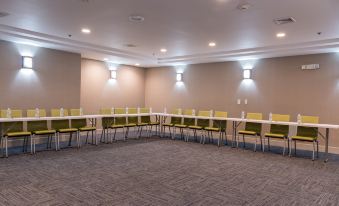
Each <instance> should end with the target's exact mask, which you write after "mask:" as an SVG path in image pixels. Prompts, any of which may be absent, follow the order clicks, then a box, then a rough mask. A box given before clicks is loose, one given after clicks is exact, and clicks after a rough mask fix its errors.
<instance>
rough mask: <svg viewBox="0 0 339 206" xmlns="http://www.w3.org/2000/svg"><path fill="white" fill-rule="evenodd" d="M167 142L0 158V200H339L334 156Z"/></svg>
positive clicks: (310, 202)
mask: <svg viewBox="0 0 339 206" xmlns="http://www.w3.org/2000/svg"><path fill="white" fill-rule="evenodd" d="M331 159H332V160H331V161H330V162H329V163H327V164H325V163H323V161H321V160H317V161H314V162H312V161H311V160H310V159H309V157H307V158H306V157H305V158H294V157H292V158H288V157H282V156H281V155H278V154H274V153H261V152H256V153H254V152H253V151H251V150H243V149H234V148H230V147H222V148H218V147H217V146H215V145H211V144H209V145H201V144H198V143H193V142H190V143H186V142H182V141H173V140H168V139H157V138H153V139H148V140H145V139H142V140H128V141H127V142H118V143H114V144H105V145H100V146H91V145H88V146H85V147H83V148H82V149H80V150H77V149H64V150H62V151H59V152H55V151H44V152H39V153H37V154H36V155H34V156H31V155H28V154H27V155H23V154H21V155H12V156H10V157H9V158H8V159H5V158H1V159H0V205H6V206H8V205H20V206H23V205H208V206H211V205H339V161H338V158H337V157H331Z"/></svg>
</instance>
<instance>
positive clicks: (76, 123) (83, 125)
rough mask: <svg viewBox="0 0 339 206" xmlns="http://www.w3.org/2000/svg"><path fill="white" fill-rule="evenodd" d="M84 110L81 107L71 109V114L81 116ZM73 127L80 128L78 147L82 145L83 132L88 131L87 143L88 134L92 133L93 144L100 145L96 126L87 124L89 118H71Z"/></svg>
mask: <svg viewBox="0 0 339 206" xmlns="http://www.w3.org/2000/svg"><path fill="white" fill-rule="evenodd" d="M81 115H82V111H81V109H71V116H81ZM71 127H72V128H77V129H78V135H77V137H78V139H77V143H78V147H79V148H80V147H81V133H82V132H86V144H87V143H88V135H89V133H91V137H92V142H91V143H92V144H95V145H98V141H97V133H96V127H94V126H89V125H87V119H86V118H81V119H71Z"/></svg>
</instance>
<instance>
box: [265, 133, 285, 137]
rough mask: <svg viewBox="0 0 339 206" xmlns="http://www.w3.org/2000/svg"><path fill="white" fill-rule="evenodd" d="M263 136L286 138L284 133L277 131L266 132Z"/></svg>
mask: <svg viewBox="0 0 339 206" xmlns="http://www.w3.org/2000/svg"><path fill="white" fill-rule="evenodd" d="M265 137H273V138H286V135H284V134H277V133H266V134H265Z"/></svg>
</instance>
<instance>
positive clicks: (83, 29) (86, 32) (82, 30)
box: [81, 28, 91, 34]
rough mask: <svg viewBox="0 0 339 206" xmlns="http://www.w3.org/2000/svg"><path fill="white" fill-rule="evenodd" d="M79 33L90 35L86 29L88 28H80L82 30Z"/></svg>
mask: <svg viewBox="0 0 339 206" xmlns="http://www.w3.org/2000/svg"><path fill="white" fill-rule="evenodd" d="M81 32H82V33H85V34H89V33H91V30H90V29H88V28H82V29H81Z"/></svg>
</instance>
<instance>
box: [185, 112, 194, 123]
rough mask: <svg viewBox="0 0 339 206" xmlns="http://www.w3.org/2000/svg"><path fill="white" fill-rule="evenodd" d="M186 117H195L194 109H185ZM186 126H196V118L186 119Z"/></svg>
mask: <svg viewBox="0 0 339 206" xmlns="http://www.w3.org/2000/svg"><path fill="white" fill-rule="evenodd" d="M184 115H191V116H193V115H194V109H185V111H184ZM184 125H187V126H194V125H195V118H184Z"/></svg>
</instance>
